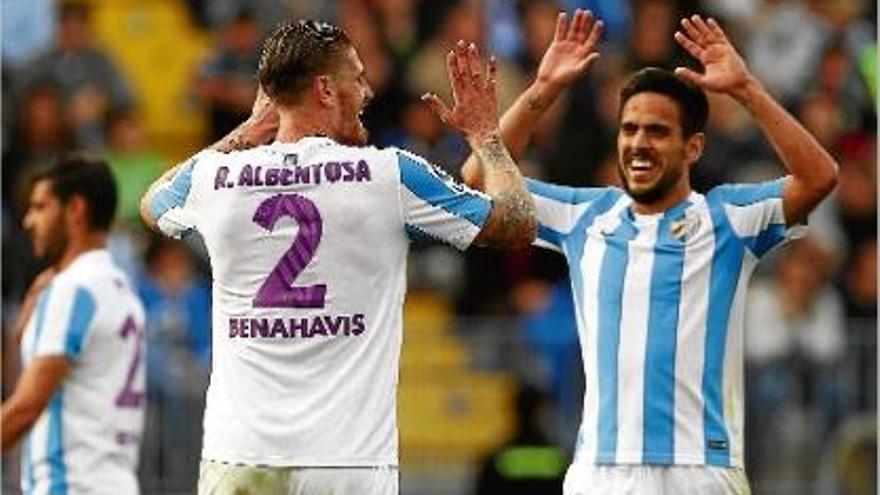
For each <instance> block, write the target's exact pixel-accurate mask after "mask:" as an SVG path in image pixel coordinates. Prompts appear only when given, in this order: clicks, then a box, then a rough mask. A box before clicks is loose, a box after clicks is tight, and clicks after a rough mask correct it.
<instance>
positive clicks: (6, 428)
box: [0, 396, 40, 452]
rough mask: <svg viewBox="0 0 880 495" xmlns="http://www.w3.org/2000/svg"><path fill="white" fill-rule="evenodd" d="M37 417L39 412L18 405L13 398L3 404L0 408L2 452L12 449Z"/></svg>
mask: <svg viewBox="0 0 880 495" xmlns="http://www.w3.org/2000/svg"><path fill="white" fill-rule="evenodd" d="M39 416H40V413H39V411H33V410H32V409H31V408H27V407H24V406H22V405H20V404H19V403H17V401H16V400H15V398H14V396H13V397H11V398H10V399H9V400H7V401H6V402H4V403H3V405H2V407H0V437H2V439H0V443H2V450H3V452H5V451H6V450H8V449H10V448H12V447H14V446H15V445H16V444H17V443H18V441H19V440H21V437H23V436H24V435H25V433H27V432H28V431H29V430H30V429H31V427H32V426H33V425H34V423H35V422H36V421H37V418H38V417H39Z"/></svg>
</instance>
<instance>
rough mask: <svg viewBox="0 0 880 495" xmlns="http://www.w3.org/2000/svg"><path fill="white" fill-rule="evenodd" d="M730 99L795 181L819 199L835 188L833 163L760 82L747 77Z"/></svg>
mask: <svg viewBox="0 0 880 495" xmlns="http://www.w3.org/2000/svg"><path fill="white" fill-rule="evenodd" d="M732 96H733V97H734V98H735V99H736V100H737V101H739V102H740V103H741V104H742V105H743V106H745V108H746V109H747V110H748V111H749V113H750V114H751V115H752V117H753V118H754V119H755V122H756V123H757V124H758V126H760V128H761V130H762V131H763V132H764V135H765V136H766V137H767V140H768V141H770V144H771V145H772V146H773V148H774V150H775V151H776V153H777V154H778V155H779V158H780V159H781V161H782V163H783V165H784V166H785V168H786V169H787V170H788V171H789V173H791V175H792V178H793V179H794V180H796V181H798V183H799V184H800V185H801V186H802V187H805V188H807V189H810V190H813V191H816V194H820V195H821V196H824V195H825V194H827V193H828V192H829V191H830V189H831V188H832V187H834V184H835V179H836V177H837V164H836V162H835V161H834V159H833V158H832V157H831V155H829V154H828V152H827V151H826V150H825V149H824V148H823V147H822V145H821V144H819V142H818V141H816V138H814V137H813V136H812V135H811V134H810V133H809V132H808V131H807V130H806V129H805V128H804V127H803V125H801V124H800V122H798V121H797V120H796V119H795V118H794V117H793V116H792V115H791V114H789V113H788V112H787V111H786V110H785V109H784V108H782V106H781V105H779V103H777V102H776V100H775V99H774V98H773V97H772V96H771V95H770V94H769V93H768V92H767V91H766V90H765V89H764V88H763V87H762V86H761V84H760V82H758V81H757V80H756V79H755V78H754V77H750V78H749V80H748V82H747V83H746V84H745V85H744V87H743V88H742V89H741V90H739V91H736V92H734V93H733V95H732Z"/></svg>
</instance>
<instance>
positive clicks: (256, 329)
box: [251, 318, 269, 337]
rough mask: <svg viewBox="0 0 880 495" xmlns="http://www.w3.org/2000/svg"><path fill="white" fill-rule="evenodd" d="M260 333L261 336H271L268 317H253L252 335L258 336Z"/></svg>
mask: <svg viewBox="0 0 880 495" xmlns="http://www.w3.org/2000/svg"><path fill="white" fill-rule="evenodd" d="M258 333H259V334H260V337H268V336H269V319H268V318H251V337H256V336H257V334H258Z"/></svg>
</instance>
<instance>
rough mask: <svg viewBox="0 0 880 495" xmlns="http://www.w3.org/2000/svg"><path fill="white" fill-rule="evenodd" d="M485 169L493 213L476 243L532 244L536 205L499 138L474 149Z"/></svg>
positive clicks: (493, 245)
mask: <svg viewBox="0 0 880 495" xmlns="http://www.w3.org/2000/svg"><path fill="white" fill-rule="evenodd" d="M474 152H475V153H476V155H477V157H478V158H479V159H480V165H481V166H482V167H483V176H484V178H485V179H484V182H485V185H486V192H488V193H489V194H490V195H491V196H492V211H491V212H490V213H489V218H488V219H487V220H486V224H485V225H484V226H483V229H482V230H481V231H480V235H479V236H477V239H476V242H477V243H478V244H480V245H483V246H491V247H508V248H510V247H519V246H525V245H528V244H529V243H531V242H532V240H533V239H534V237H535V233H536V232H537V228H538V221H537V216H536V213H535V205H534V202H533V201H532V197H531V195H530V194H529V192H528V191H527V190H526V187H525V183H524V182H523V180H522V176H521V175H520V174H519V169H517V167H516V164H515V163H514V161H513V159H512V158H511V157H510V154H509V153H508V152H507V148H505V147H504V144H503V143H502V142H501V139H500V138H499V137H498V136H493V137H491V138H489V139H487V140H485V141H483V142H480V143H479V144H478V145H477V146H475V147H474Z"/></svg>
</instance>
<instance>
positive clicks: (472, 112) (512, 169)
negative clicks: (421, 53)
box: [423, 41, 538, 247]
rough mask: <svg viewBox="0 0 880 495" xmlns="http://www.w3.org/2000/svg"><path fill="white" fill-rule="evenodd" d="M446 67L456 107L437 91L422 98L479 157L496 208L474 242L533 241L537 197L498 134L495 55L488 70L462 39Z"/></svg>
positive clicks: (500, 244) (495, 244)
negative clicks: (532, 193)
mask: <svg viewBox="0 0 880 495" xmlns="http://www.w3.org/2000/svg"><path fill="white" fill-rule="evenodd" d="M446 68H447V70H448V72H449V81H450V83H451V84H452V96H453V99H454V101H455V103H454V105H453V108H452V109H450V108H448V107H447V106H446V104H445V103H443V101H441V100H440V98H438V97H437V96H436V95H433V94H428V95H425V96H424V97H423V99H424V100H425V101H426V102H428V104H429V105H431V107H432V108H433V109H434V111H435V112H437V114H438V115H439V116H440V119H441V120H442V121H443V122H444V123H446V124H448V125H450V126H452V127H455V128H456V129H458V130H459V131H461V132H462V134H464V136H465V139H467V141H468V143H469V144H470V146H471V148H472V149H473V152H474V154H475V155H476V156H477V157H478V158H479V163H480V167H481V172H482V174H483V176H484V177H485V192H486V193H487V194H488V195H489V196H491V197H492V210H491V211H490V213H489V217H488V219H487V220H486V223H485V224H484V225H483V228H482V230H480V233H479V235H477V238H476V239H475V240H474V242H476V243H477V244H479V245H484V246H493V247H518V246H523V245H528V244H530V243H531V242H532V241H533V240H534V238H535V235H536V233H537V230H538V222H537V219H536V217H535V205H534V203H533V202H532V197H531V195H529V193H528V191H527V190H526V187H525V183H524V182H523V179H522V176H521V175H520V173H519V169H518V168H517V166H516V163H514V161H513V159H512V158H511V157H510V154H509V153H508V151H507V149H506V148H505V146H504V143H503V142H502V141H501V137H500V135H499V130H498V98H497V95H496V75H497V62H496V61H495V59H494V58H492V59H491V60H490V61H489V66H488V70H487V71H485V73H484V71H483V68H482V62H481V61H480V56H479V53H478V52H477V48H476V46H475V45H474V44H473V43H471V44H470V45H466V44H465V43H464V42H463V41H459V42H458V45H457V46H456V47H455V49H454V50H453V51H451V52H449V54H448V55H447V57H446Z"/></svg>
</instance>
